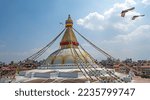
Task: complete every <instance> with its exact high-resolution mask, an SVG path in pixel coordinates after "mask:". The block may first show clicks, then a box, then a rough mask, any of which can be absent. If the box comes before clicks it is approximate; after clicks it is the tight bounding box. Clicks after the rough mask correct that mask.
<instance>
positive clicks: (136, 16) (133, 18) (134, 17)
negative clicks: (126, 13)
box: [131, 15, 145, 20]
mask: <svg viewBox="0 0 150 100" xmlns="http://www.w3.org/2000/svg"><path fill="white" fill-rule="evenodd" d="M143 16H145V15H135V16H133V17H132V18H131V19H132V20H135V19H136V18H138V17H143Z"/></svg>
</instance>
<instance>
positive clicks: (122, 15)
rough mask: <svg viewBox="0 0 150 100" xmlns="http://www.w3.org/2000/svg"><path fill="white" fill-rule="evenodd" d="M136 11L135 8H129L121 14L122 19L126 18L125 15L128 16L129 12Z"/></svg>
mask: <svg viewBox="0 0 150 100" xmlns="http://www.w3.org/2000/svg"><path fill="white" fill-rule="evenodd" d="M134 9H135V7H132V8H129V9H126V10H123V11H122V12H121V17H124V16H125V14H126V13H127V12H128V11H131V10H134Z"/></svg>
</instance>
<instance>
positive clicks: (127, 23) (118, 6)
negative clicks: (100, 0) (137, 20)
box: [77, 0, 140, 31]
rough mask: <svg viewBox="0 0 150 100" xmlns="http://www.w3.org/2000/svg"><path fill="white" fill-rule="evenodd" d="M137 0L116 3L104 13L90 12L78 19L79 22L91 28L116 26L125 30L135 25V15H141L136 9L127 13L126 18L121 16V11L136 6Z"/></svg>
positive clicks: (103, 28)
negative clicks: (133, 18) (133, 17)
mask: <svg viewBox="0 0 150 100" xmlns="http://www.w3.org/2000/svg"><path fill="white" fill-rule="evenodd" d="M135 4H136V2H135V1H134V0H125V2H124V3H115V4H114V5H113V7H112V8H110V9H108V10H106V11H105V12H104V13H103V14H100V13H98V12H93V13H89V14H88V15H87V16H85V17H84V18H80V19H78V20H77V24H78V25H80V26H83V27H84V28H87V29H90V30H107V29H110V28H115V29H119V30H122V29H124V30H123V31H127V30H128V29H129V28H128V27H131V26H133V23H132V22H131V17H132V16H133V15H139V14H140V13H138V12H136V11H130V12H128V13H127V14H126V17H125V18H121V17H120V12H121V10H123V9H127V8H130V7H132V6H134V5H135Z"/></svg>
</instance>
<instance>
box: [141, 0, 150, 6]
mask: <svg viewBox="0 0 150 100" xmlns="http://www.w3.org/2000/svg"><path fill="white" fill-rule="evenodd" d="M142 3H143V4H145V5H150V0H142Z"/></svg>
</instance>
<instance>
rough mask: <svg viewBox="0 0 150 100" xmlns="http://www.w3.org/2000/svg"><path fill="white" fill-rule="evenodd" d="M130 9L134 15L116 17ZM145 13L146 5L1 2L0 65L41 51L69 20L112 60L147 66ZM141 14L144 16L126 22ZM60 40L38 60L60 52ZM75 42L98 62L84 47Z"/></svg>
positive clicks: (135, 1)
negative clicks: (141, 60)
mask: <svg viewBox="0 0 150 100" xmlns="http://www.w3.org/2000/svg"><path fill="white" fill-rule="evenodd" d="M131 7H135V9H134V10H133V11H130V12H128V13H126V16H125V17H124V18H122V17H120V12H121V11H122V10H124V9H127V8H131ZM149 11H150V0H0V61H3V62H10V61H12V60H14V61H19V60H23V59H25V58H27V57H28V56H30V55H32V54H33V53H35V52H37V51H38V50H40V49H41V48H42V47H44V46H45V45H46V44H48V43H49V42H50V41H51V40H52V39H53V38H54V37H55V36H57V34H58V33H59V32H60V31H61V30H62V29H63V28H64V26H62V25H60V24H59V23H60V22H62V23H65V20H66V19H67V17H68V14H70V15H71V18H72V19H73V21H74V28H75V29H76V30H78V31H79V32H80V33H82V34H83V35H84V36H85V37H87V38H88V39H89V40H90V41H92V42H93V43H95V44H96V45H97V46H98V47H100V48H102V49H104V50H105V51H106V52H108V53H109V54H111V55H112V56H114V57H115V58H120V59H126V58H133V59H135V60H138V59H147V60H148V59H150V20H149V18H150V13H149ZM140 14H145V16H144V17H140V18H137V19H136V20H131V17H132V16H134V15H140ZM76 35H77V34H76ZM77 37H79V36H78V35H77ZM60 39H61V38H60ZM60 39H59V40H58V41H57V42H56V43H55V44H54V45H53V46H52V47H51V48H50V49H49V50H48V51H47V52H46V55H45V56H43V57H41V59H43V58H46V57H47V56H48V55H49V54H50V53H52V52H53V51H55V50H56V49H58V48H59V42H60ZM78 41H79V43H80V44H82V45H83V46H84V48H85V49H86V48H88V51H89V52H90V53H91V54H93V55H94V54H95V55H94V56H97V58H98V56H99V55H98V54H97V53H96V52H93V49H91V48H92V47H91V46H90V45H89V44H88V43H86V42H85V41H83V39H82V38H80V37H79V38H78Z"/></svg>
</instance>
